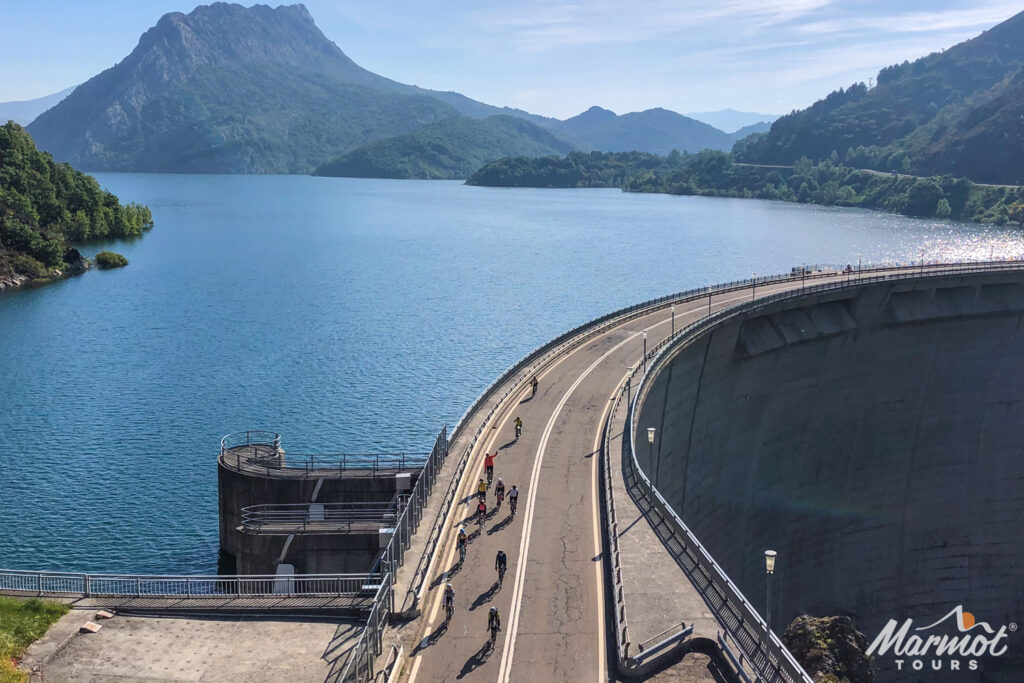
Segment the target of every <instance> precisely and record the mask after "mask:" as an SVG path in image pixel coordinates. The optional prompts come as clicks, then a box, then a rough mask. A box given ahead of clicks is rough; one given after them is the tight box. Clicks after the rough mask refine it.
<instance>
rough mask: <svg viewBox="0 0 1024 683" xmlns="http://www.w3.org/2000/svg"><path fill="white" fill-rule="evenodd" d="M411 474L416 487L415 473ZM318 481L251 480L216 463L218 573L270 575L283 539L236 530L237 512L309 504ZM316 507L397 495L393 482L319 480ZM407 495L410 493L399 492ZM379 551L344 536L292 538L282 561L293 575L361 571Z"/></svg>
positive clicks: (366, 537) (370, 542) (372, 541)
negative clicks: (289, 564)
mask: <svg viewBox="0 0 1024 683" xmlns="http://www.w3.org/2000/svg"><path fill="white" fill-rule="evenodd" d="M410 474H411V477H410V479H411V482H412V483H413V484H415V482H416V476H417V473H416V472H413V473H410ZM317 481H319V480H317V479H314V478H310V479H302V478H278V477H264V476H254V475H252V474H247V473H243V472H238V471H237V470H234V469H232V468H230V467H225V466H224V463H223V462H220V461H218V463H217V482H218V486H217V490H218V493H219V509H220V549H221V571H222V573H229V574H273V573H275V572H276V570H277V560H278V557H279V556H280V553H281V550H282V549H283V547H284V543H285V540H286V539H287V536H257V535H253V534H246V533H243V532H241V531H239V529H238V527H239V526H240V525H241V523H242V519H241V510H242V508H243V507H248V506H250V505H264V504H267V505H269V504H282V503H309V502H314V501H313V500H312V497H313V491H314V490H315V489H316V485H317ZM322 482H323V483H322V484H321V485H320V490H319V492H318V493H317V497H316V501H315V502H318V503H341V502H354V503H374V502H377V503H386V502H389V501H391V500H393V499H394V497H395V495H396V494H397V493H398V492H399V491H398V488H397V483H396V479H395V477H393V476H391V477H384V476H382V477H377V478H373V477H351V478H338V477H337V476H335V477H334V478H331V479H323V480H322ZM403 492H406V493H407V492H408V491H403ZM379 552H380V548H379V545H378V536H377V534H376V533H374V534H362V535H360V534H345V535H338V536H329V537H325V536H320V537H313V536H309V537H296V538H295V539H294V540H293V541H292V544H291V546H290V547H289V549H288V553H287V555H286V557H285V562H288V563H292V564H294V565H295V570H296V572H297V573H301V574H315V573H334V572H353V573H358V572H365V571H369V569H370V565H371V564H372V563H373V560H374V559H375V558H376V556H377V554H378V553H379Z"/></svg>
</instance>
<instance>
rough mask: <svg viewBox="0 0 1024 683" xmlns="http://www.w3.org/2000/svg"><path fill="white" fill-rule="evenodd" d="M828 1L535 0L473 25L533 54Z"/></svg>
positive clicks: (753, 19) (483, 16)
mask: <svg viewBox="0 0 1024 683" xmlns="http://www.w3.org/2000/svg"><path fill="white" fill-rule="evenodd" d="M831 3H832V0H764V1H760V2H755V1H753V0H726V1H725V2H720V3H717V4H714V5H708V4H701V5H699V6H696V7H687V6H685V5H684V6H680V4H679V3H678V2H670V1H667V0H657V1H656V2H647V3H644V4H643V6H642V8H640V9H638V8H637V7H636V6H631V5H628V4H623V3H622V2H612V1H609V0H594V2H590V3H587V4H586V5H582V4H554V3H548V2H538V3H533V4H530V5H527V6H522V5H517V6H515V8H514V9H505V8H501V9H493V10H484V11H480V12H478V13H477V14H476V17H475V19H476V21H475V23H476V24H477V25H478V26H479V28H481V29H482V30H484V31H487V32H493V33H496V34H504V35H508V36H509V37H510V40H511V41H512V42H513V43H514V44H516V45H518V46H519V47H520V48H522V49H525V50H530V51H537V50H546V49H552V48H557V47H564V46H579V45H594V44H615V43H633V42H641V41H646V40H656V39H659V38H665V37H669V36H673V35H675V34H679V33H681V32H685V31H688V30H692V29H696V28H698V27H701V26H706V25H708V24H713V23H715V22H719V21H725V20H737V19H742V21H743V23H746V24H748V27H749V28H750V29H759V28H764V27H766V26H772V25H776V24H782V23H785V22H789V21H792V20H794V19H796V18H799V17H802V16H805V15H807V14H808V13H810V12H814V11H816V10H820V9H822V8H824V7H827V6H829V5H830V4H831ZM681 37H682V36H681Z"/></svg>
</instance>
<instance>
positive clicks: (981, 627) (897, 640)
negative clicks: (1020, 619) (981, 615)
mask: <svg viewBox="0 0 1024 683" xmlns="http://www.w3.org/2000/svg"><path fill="white" fill-rule="evenodd" d="M913 621H914V620H913V619H907V620H906V621H904V622H903V624H902V625H900V623H899V622H898V621H896V620H895V619H890V620H889V623H887V624H886V625H885V627H884V628H883V629H882V630H881V632H880V633H879V634H878V636H877V637H876V638H875V640H874V642H872V643H871V647H869V648H868V652H867V653H868V655H874V654H878V655H884V654H886V653H888V652H889V651H890V650H892V654H893V655H895V656H896V657H898V658H899V659H897V660H896V669H897V670H899V671H903V670H904V669H903V667H904V666H905V665H907V666H909V668H910V669H913V670H914V671H922V670H923V669H925V668H928V669H930V670H932V671H943V670H945V671H977V670H978V669H979V668H981V667H980V665H979V663H978V658H979V657H999V656H1000V655H1002V654H1005V653H1006V648H1007V643H1006V641H1007V639H1008V637H1009V633H1012V632H1013V631H1016V630H1017V624H1015V623H1012V622H1011V623H1009V624H1006V625H1005V626H1000V627H999V630H998V631H997V630H996V629H994V628H992V626H990V625H989V624H988V623H987V622H984V621H978V620H976V619H975V618H974V615H973V614H971V613H970V612H965V611H964V606H963V605H957V606H956V607H954V608H953V609H952V610H951V611H950V612H949V614H947V615H946V616H944V617H942V618H941V619H939V620H938V621H936V622H933V623H931V624H928V625H927V626H920V627H918V628H915V629H913V631H914V632H913V633H911V628H912V627H913ZM954 627H955V630H954ZM933 629H934V631H933ZM918 631H932V632H931V633H926V634H922V635H917V632H918ZM926 660H927V662H926Z"/></svg>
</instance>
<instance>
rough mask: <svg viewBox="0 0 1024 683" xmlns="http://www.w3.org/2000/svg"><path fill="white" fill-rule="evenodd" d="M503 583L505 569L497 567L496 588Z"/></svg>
mask: <svg viewBox="0 0 1024 683" xmlns="http://www.w3.org/2000/svg"><path fill="white" fill-rule="evenodd" d="M504 582H505V568H504V567H498V588H501V585H502V584H503V583H504Z"/></svg>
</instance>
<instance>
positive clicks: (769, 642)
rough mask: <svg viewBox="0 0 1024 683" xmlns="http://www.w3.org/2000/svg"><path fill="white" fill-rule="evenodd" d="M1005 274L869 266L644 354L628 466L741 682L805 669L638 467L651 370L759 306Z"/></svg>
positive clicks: (619, 626)
mask: <svg viewBox="0 0 1024 683" xmlns="http://www.w3.org/2000/svg"><path fill="white" fill-rule="evenodd" d="M1008 270H1014V271H1019V270H1024V263H1021V262H1019V261H998V262H980V263H970V264H928V265H925V264H911V265H907V266H897V267H892V266H881V267H876V266H871V267H868V268H861V269H858V270H855V271H846V272H839V273H836V272H831V273H827V274H825V275H824V276H826V277H836V278H837V280H836V281H834V282H829V283H824V284H816V285H811V286H810V287H807V286H803V287H801V288H800V289H792V290H787V291H784V292H778V293H775V294H771V295H768V296H766V297H762V298H760V299H755V300H753V301H749V302H745V303H742V304H738V305H734V306H731V307H729V308H726V309H724V310H722V311H719V312H717V313H713V314H710V315H708V316H705V317H704V318H702V319H701V320H699V321H697V322H695V323H692V324H691V325H688V326H686V327H685V328H683V329H681V330H680V331H679V332H677V333H675V334H672V335H669V337H667V338H666V339H665V340H663V341H662V342H660V343H659V344H657V345H656V346H655V347H653V348H652V349H650V351H649V352H648V353H647V355H646V356H645V357H644V359H643V360H644V365H645V367H646V371H645V372H644V377H643V380H642V381H641V384H640V386H639V387H637V390H636V393H635V394H634V395H633V397H632V402H631V405H630V412H629V416H628V419H627V424H626V430H627V431H628V432H629V452H630V458H629V463H628V464H629V465H631V467H632V469H633V471H634V475H635V477H636V479H637V481H638V482H639V483H640V484H641V486H640V488H641V491H642V493H643V495H644V496H645V497H646V498H647V499H648V501H649V502H650V503H651V505H652V506H653V507H654V508H655V510H656V511H657V512H658V513H659V514H660V515H661V516H662V517H663V518H664V519H665V520H668V521H669V522H670V523H671V524H672V525H673V526H674V527H675V531H676V535H677V537H678V538H677V540H678V542H679V544H680V545H681V546H682V547H683V550H684V553H685V557H684V558H683V561H684V562H685V563H687V564H688V565H689V566H688V567H687V569H688V575H690V576H691V581H694V583H695V586H696V587H697V589H698V590H699V591H700V593H701V595H702V596H703V597H704V599H705V601H707V602H708V604H709V606H711V607H712V609H713V610H714V612H715V615H716V617H717V618H718V620H719V622H720V623H722V624H723V626H724V627H725V628H726V633H725V635H724V636H723V635H720V636H719V644H720V646H721V647H722V648H723V651H724V652H725V654H726V656H727V657H728V658H729V660H730V661H731V662H733V663H734V665H735V666H738V667H741V668H740V669H739V671H740V675H741V677H743V678H744V679H747V678H748V677H747V675H746V673H744V672H743V669H742V667H744V666H749V667H750V668H751V669H752V670H753V671H754V672H756V676H757V678H758V679H759V680H763V681H768V682H774V681H785V682H787V683H795V682H797V681H801V682H809V681H810V678H809V677H808V676H807V674H806V672H804V671H803V669H802V668H801V667H800V665H799V663H797V662H796V660H795V659H794V658H793V656H792V654H791V653H790V652H789V650H787V649H786V648H785V646H784V645H783V644H782V642H781V641H780V640H779V638H778V636H776V634H775V633H774V632H769V631H768V629H767V625H766V624H765V621H764V619H763V618H762V617H761V615H760V614H759V613H758V612H757V611H756V610H755V609H754V608H753V606H752V605H751V604H750V602H749V601H748V600H747V599H746V598H745V597H744V596H743V594H742V592H741V591H740V590H739V588H738V587H737V586H736V585H735V584H734V583H733V582H732V580H731V579H730V578H729V577H728V575H727V574H726V573H725V571H724V570H723V569H722V568H721V567H720V566H719V565H718V563H717V562H715V560H714V558H713V557H712V556H711V554H710V553H709V552H708V551H707V549H705V548H704V546H703V545H702V544H701V543H700V541H699V540H698V539H697V537H696V536H695V535H694V534H693V532H692V531H691V530H690V529H689V527H687V526H686V524H685V523H684V522H683V521H682V519H681V518H680V517H679V516H678V514H677V513H676V512H675V510H674V509H673V508H672V507H671V506H670V505H669V504H668V502H667V501H666V500H665V499H664V497H663V496H662V495H661V493H660V491H658V489H657V487H656V486H655V485H654V484H653V483H652V482H651V480H650V478H649V477H648V476H647V474H646V472H645V471H644V470H643V468H641V467H640V464H639V460H638V459H637V455H636V454H637V451H636V432H637V417H638V416H637V407H638V405H640V403H642V400H643V398H644V397H646V394H647V392H648V391H649V390H650V384H649V383H648V378H649V377H654V376H655V375H656V374H657V370H658V369H659V367H660V366H661V364H662V363H664V362H666V360H667V359H669V358H670V355H669V354H670V352H671V351H673V350H674V349H675V348H678V347H681V346H682V345H683V344H685V343H688V342H692V341H694V340H696V339H698V338H699V337H700V336H701V335H703V334H705V333H707V332H709V331H710V330H711V329H712V328H714V327H715V326H717V325H719V324H720V323H722V322H723V321H725V320H727V319H730V318H733V317H736V316H739V315H742V314H743V313H745V312H748V311H751V310H754V309H757V308H762V307H764V306H765V305H769V304H772V303H775V302H779V301H784V300H787V299H795V298H799V297H804V296H808V295H814V294H823V293H828V292H831V291H837V290H841V289H848V288H856V287H861V286H863V285H867V284H873V283H881V282H890V281H899V280H907V279H920V278H937V277H945V276H949V275H965V274H973V273H984V272H1000V271H1008ZM815 275H817V274H815ZM808 277H810V276H806V275H803V274H798V275H796V276H784V277H783V278H781V279H785V280H797V279H801V280H805V279H807V278H808ZM778 279H780V278H772V279H771V280H762V279H761V278H758V280H757V282H758V284H760V283H761V282H763V281H776V280H778ZM750 284H752V282H748V283H747V286H749V285H750ZM639 367H640V366H639V364H638V365H637V366H636V367H635V368H634V369H633V371H632V373H631V374H630V376H629V378H627V382H626V387H625V391H629V386H630V381H631V378H632V376H634V375H635V374H637V372H638V370H639ZM621 396H622V394H621V393H620V395H619V399H617V400H616V404H615V407H614V408H613V411H612V415H614V410H615V409H617V407H618V402H619V400H620V399H621ZM609 419H611V418H609ZM609 424H610V422H609ZM609 431H610V430H609ZM607 437H608V435H607V434H606V439H607ZM606 445H607V441H606ZM606 484H607V485H609V486H608V488H609V489H610V480H609V481H608V482H606ZM606 505H610V507H609V509H610V520H611V521H612V522H614V521H615V519H614V516H615V511H614V501H613V500H612V501H610V502H609V498H608V497H607V496H606ZM611 550H612V554H613V558H612V559H613V561H614V562H615V563H616V569H615V570H614V571H613V575H614V580H615V581H616V597H617V600H618V601H619V606H618V608H617V609H616V610H615V612H616V634H617V639H618V640H619V646H620V654H622V655H623V656H624V658H625V659H628V645H629V641H628V630H627V629H628V625H627V624H626V623H625V607H624V604H622V602H621V596H622V593H621V576H620V575H619V574H618V573H617V572H618V568H617V553H618V547H617V542H614V543H613V545H612V549H611ZM729 640H731V641H732V642H733V643H734V644H735V647H737V648H738V649H739V651H740V654H739V655H738V656H737V655H736V654H735V653H734V652H733V651H732V650H731V648H730V645H729V642H728V641H729Z"/></svg>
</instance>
